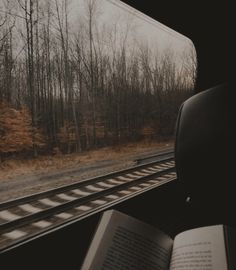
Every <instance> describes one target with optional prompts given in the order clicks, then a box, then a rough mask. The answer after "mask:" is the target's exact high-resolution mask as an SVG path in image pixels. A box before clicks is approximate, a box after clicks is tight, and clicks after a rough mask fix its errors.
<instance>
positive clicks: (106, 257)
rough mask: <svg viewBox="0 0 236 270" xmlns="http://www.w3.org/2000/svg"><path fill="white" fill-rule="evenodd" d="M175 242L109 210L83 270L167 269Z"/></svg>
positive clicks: (142, 224)
mask: <svg viewBox="0 0 236 270" xmlns="http://www.w3.org/2000/svg"><path fill="white" fill-rule="evenodd" d="M172 245H173V240H172V239H171V238H170V237H169V236H167V235H165V234H164V233H162V232H161V231H159V230H158V229H156V228H154V227H152V226H149V225H147V224H145V223H143V222H141V221H139V220H137V219H135V218H132V217H129V216H127V215H125V214H122V213H120V212H118V211H114V210H110V211H106V212H105V213H104V215H103V217H102V219H101V222H100V224H99V226H98V229H97V232H96V234H95V236H94V239H93V241H92V243H91V246H90V248H89V251H88V253H87V256H86V258H85V261H84V264H83V266H82V270H95V269H96V270H117V269H124V270H125V269H127V270H167V269H168V266H169V261H170V256H171V249H172Z"/></svg>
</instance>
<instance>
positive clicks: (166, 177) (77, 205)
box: [0, 153, 176, 252]
mask: <svg viewBox="0 0 236 270" xmlns="http://www.w3.org/2000/svg"><path fill="white" fill-rule="evenodd" d="M175 179H176V172H175V164H174V157H173V154H172V156H170V153H168V156H165V155H163V154H162V156H161V159H160V160H158V161H154V162H150V163H145V164H143V165H138V166H135V167H132V168H128V169H125V170H122V171H117V172H113V173H110V174H107V175H103V176H99V177H96V178H92V179H87V180H83V181H79V182H77V183H74V184H70V185H66V186H63V187H60V188H56V189H51V190H48V191H46V192H41V193H37V194H33V195H31V196H26V197H22V198H18V199H16V200H11V201H6V202H3V203H1V204H0V251H1V252H2V251H4V250H6V249H8V248H11V247H13V246H14V245H16V244H20V243H23V242H24V241H26V240H28V239H30V238H33V237H35V236H38V235H40V234H42V233H44V232H47V231H50V230H52V229H54V228H56V227H58V226H61V225H64V224H65V223H68V222H71V221H73V220H78V219H81V218H84V217H86V215H89V214H91V213H93V212H96V211H99V210H102V209H105V208H108V207H111V206H112V205H115V204H117V203H119V202H121V201H122V200H126V199H128V198H131V197H133V196H136V195H138V194H140V193H143V192H145V191H147V190H150V189H153V188H155V187H158V186H160V185H162V184H164V183H167V182H169V181H172V180H175Z"/></svg>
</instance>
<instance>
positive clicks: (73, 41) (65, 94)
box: [0, 0, 196, 201]
mask: <svg viewBox="0 0 236 270" xmlns="http://www.w3.org/2000/svg"><path fill="white" fill-rule="evenodd" d="M195 77H196V53H195V49H194V46H193V44H192V42H191V40H189V39H188V38H187V37H185V36H183V35H181V34H179V33H177V32H176V31H174V30H172V29H170V28H168V27H166V26H164V25H163V24H161V23H159V22H157V21H155V20H153V19H152V18H150V17H148V16H146V15H145V14H143V13H141V12H139V11H137V10H135V9H134V8H131V7H130V6H128V5H126V4H124V3H122V2H121V1H118V0H99V1H98V0H73V1H72V0H71V1H68V0H63V1H49V0H43V1H32V0H26V1H21V0H18V1H1V4H0V167H1V170H0V179H1V180H0V185H1V186H2V187H3V188H2V189H1V190H0V194H1V196H0V198H1V200H2V201H4V200H8V199H11V198H13V197H18V196H23V195H26V194H29V193H31V192H33V193H35V192H38V191H42V190H45V189H48V188H52V187H53V186H54V184H56V185H57V186H58V185H64V184H67V183H71V182H73V181H78V177H81V178H79V179H84V178H88V177H92V176H94V175H96V174H103V173H105V172H106V173H107V172H108V171H110V170H114V167H112V166H115V165H117V162H116V163H115V160H120V162H119V164H118V165H119V166H118V167H116V168H115V169H117V168H121V167H122V168H123V167H124V166H130V165H131V161H132V160H133V156H134V155H140V154H141V153H146V152H148V151H149V152H150V151H154V150H155V151H157V150H158V147H163V146H165V145H169V146H171V145H173V143H172V142H173V137H174V136H173V135H174V128H175V121H176V117H177V113H178V109H179V106H180V104H181V103H182V102H183V101H184V100H185V99H186V98H188V97H189V96H190V95H191V94H192V90H193V87H194V82H195ZM145 151H146V152H145ZM131 154H133V156H132V157H131ZM124 158H125V159H124ZM128 159H130V160H128ZM112 160H113V161H114V162H112ZM124 160H125V161H124ZM124 163H125V164H124ZM95 164H96V165H95ZM80 165H81V166H82V167H83V170H82V169H81V171H80ZM94 168H95V169H94ZM71 171H73V172H74V175H76V177H74V176H72V177H71V178H68V179H69V180H68V179H65V177H63V176H64V175H65V174H67V173H69V174H70V172H71ZM53 175H56V176H57V177H55V181H52V179H54V177H53ZM42 176H43V179H44V181H43V183H42V182H40V183H39V181H37V179H39V178H40V177H41V179H42ZM48 176H50V177H49V178H47V177H48ZM77 176H78V177H77ZM58 179H59V180H58ZM21 181H22V182H21ZM19 183H21V184H19ZM22 187H24V188H22Z"/></svg>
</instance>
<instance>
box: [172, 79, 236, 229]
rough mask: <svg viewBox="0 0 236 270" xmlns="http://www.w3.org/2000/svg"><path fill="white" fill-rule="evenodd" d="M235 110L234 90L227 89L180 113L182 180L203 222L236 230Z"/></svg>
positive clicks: (178, 151) (177, 151) (197, 98)
mask: <svg viewBox="0 0 236 270" xmlns="http://www.w3.org/2000/svg"><path fill="white" fill-rule="evenodd" d="M235 108H236V99H235V93H234V88H233V87H232V85H231V84H225V85H221V86H218V87H214V88H211V89H209V90H207V91H204V92H201V93H199V94H197V95H195V96H193V97H191V98H190V99H188V100H187V101H186V102H184V103H183V105H182V107H181V109H180V112H179V117H178V121H177V132H176V146H175V157H176V169H177V175H178V178H179V180H180V183H181V184H182V186H183V188H184V190H185V192H186V197H187V196H189V197H190V198H191V203H192V205H193V206H194V207H193V209H195V210H193V211H195V212H198V214H197V215H198V216H199V215H200V216H201V217H202V218H203V219H204V220H203V223H227V224H228V223H230V224H235V225H236V222H235V220H236V215H234V213H233V212H232V211H231V210H232V209H235V207H236V188H235V183H236V168H235V167H236V162H235V149H236V148H235V140H236V133H235V126H236V121H235V118H236V109H235ZM199 213H200V214H199ZM194 214H196V213H194ZM194 214H193V215H194Z"/></svg>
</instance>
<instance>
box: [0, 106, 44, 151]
mask: <svg viewBox="0 0 236 270" xmlns="http://www.w3.org/2000/svg"><path fill="white" fill-rule="evenodd" d="M34 145H35V146H38V147H42V146H43V145H44V142H43V136H42V134H41V132H39V131H38V130H37V129H35V128H33V127H32V120H31V115H30V113H29V111H28V110H27V109H26V108H25V107H23V108H21V109H14V108H12V107H10V106H9V105H8V104H6V103H4V102H1V103H0V153H17V152H22V151H24V150H30V149H32V148H33V146H34Z"/></svg>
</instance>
